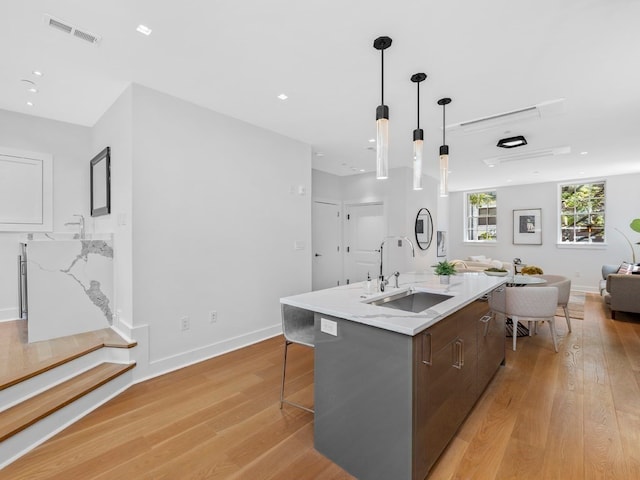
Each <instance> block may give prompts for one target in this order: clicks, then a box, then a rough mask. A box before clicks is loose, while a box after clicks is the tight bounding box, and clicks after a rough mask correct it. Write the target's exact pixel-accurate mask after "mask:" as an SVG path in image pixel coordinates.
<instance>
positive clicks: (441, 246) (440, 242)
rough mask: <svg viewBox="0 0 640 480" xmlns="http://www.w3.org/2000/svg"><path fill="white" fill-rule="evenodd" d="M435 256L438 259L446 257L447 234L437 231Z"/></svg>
mask: <svg viewBox="0 0 640 480" xmlns="http://www.w3.org/2000/svg"><path fill="white" fill-rule="evenodd" d="M436 243H437V246H436V256H438V257H446V256H447V232H445V231H442V230H438V233H437V236H436Z"/></svg>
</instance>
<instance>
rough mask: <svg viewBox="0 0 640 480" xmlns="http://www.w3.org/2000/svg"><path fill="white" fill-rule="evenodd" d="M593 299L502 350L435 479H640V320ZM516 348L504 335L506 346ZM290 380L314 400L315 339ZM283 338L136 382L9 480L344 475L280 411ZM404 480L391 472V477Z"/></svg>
mask: <svg viewBox="0 0 640 480" xmlns="http://www.w3.org/2000/svg"><path fill="white" fill-rule="evenodd" d="M619 317H620V318H619V319H618V320H615V321H614V320H611V319H609V318H608V312H607V311H606V310H605V309H604V307H603V306H602V301H601V299H600V297H599V296H598V295H591V294H590V295H587V299H586V305H585V319H584V320H574V321H573V322H572V324H573V325H572V326H573V332H572V333H571V334H567V331H566V326H565V324H564V322H563V321H562V319H561V318H559V319H558V322H557V324H558V330H559V333H560V336H561V338H560V352H559V353H557V354H556V353H554V352H553V346H552V344H551V339H550V338H549V332H548V329H544V328H542V329H539V334H538V336H535V337H527V338H523V339H519V340H518V351H517V352H513V351H512V350H511V349H510V348H507V365H506V366H505V367H503V368H501V369H500V371H499V372H498V374H497V375H496V377H495V378H494V380H493V381H492V383H491V384H490V385H489V387H488V388H487V391H486V392H485V393H484V395H483V396H482V397H481V399H480V400H479V403H478V404H477V405H476V407H475V409H474V410H473V411H472V413H471V414H470V416H469V417H468V418H467V420H466V422H465V423H464V425H463V426H462V427H461V429H460V430H459V432H458V434H457V435H456V437H455V438H454V439H453V441H452V442H451V444H450V445H449V447H448V448H447V450H446V451H445V453H444V454H443V456H442V457H441V458H440V460H439V462H438V463H437V464H436V465H435V467H434V469H433V470H432V472H431V474H430V476H429V479H430V480H441V479H450V478H456V479H479V480H488V479H508V478H512V479H554V480H555V479H571V480H573V479H591V478H611V479H620V480H623V479H638V478H640V317H639V316H637V315H636V316H632V315H624V314H620V315H619ZM507 347H509V345H507ZM290 355H291V357H290V361H291V363H290V364H289V366H290V367H291V370H289V374H288V379H289V380H290V383H288V389H289V392H290V394H291V395H292V396H293V397H294V398H295V399H296V400H298V401H300V402H308V403H310V402H311V401H312V395H313V356H312V352H311V350H310V349H306V348H304V347H300V346H295V345H294V346H293V347H292V348H291V350H290ZM281 362H282V339H281V338H275V339H271V340H267V341H265V342H261V343H259V344H257V345H254V346H251V347H247V348H244V349H242V350H239V351H236V352H232V353H230V354H227V355H224V356H221V357H218V358H215V359H212V360H209V361H206V362H202V363H200V364H198V365H195V366H192V367H189V368H185V369H182V370H179V371H177V372H174V373H170V374H167V375H164V376H162V377H158V378H155V379H152V380H149V381H147V382H144V383H141V384H138V385H135V386H133V387H131V388H130V389H129V390H127V391H126V392H125V393H123V394H122V395H120V396H118V397H117V398H115V399H113V400H112V401H110V402H108V403H107V404H105V405H104V406H102V407H100V408H99V409H98V410H96V411H95V412H93V413H91V414H90V415H88V416H87V417H85V418H84V419H83V420H81V421H80V422H78V423H76V424H75V425H73V426H71V427H70V428H68V429H67V430H65V431H64V432H62V433H61V434H59V435H57V436H56V437H54V438H53V439H51V440H49V441H48V442H46V443H45V444H43V445H42V446H40V447H38V448H37V449H35V450H34V451H33V452H31V453H29V454H28V455H26V456H25V457H23V458H21V459H20V460H18V461H17V462H15V463H14V464H12V465H10V466H8V467H7V468H5V469H4V470H2V471H0V479H3V480H4V479H12V480H17V479H29V480H36V479H53V478H56V479H116V478H118V479H121V478H127V479H129V478H131V479H167V480H168V479H172V480H173V479H196V478H199V479H205V478H206V479H216V478H225V479H233V480H236V479H243V480H244V479H251V480H258V479H349V478H353V477H350V476H349V475H348V474H347V473H345V472H344V471H343V470H341V469H340V468H339V467H337V466H336V465H334V464H333V463H332V462H330V461H329V460H327V459H326V458H324V457H323V456H322V455H320V454H319V453H317V452H316V451H315V450H314V449H313V421H312V420H313V419H312V416H311V414H309V413H307V412H304V411H301V410H298V409H294V408H290V407H287V406H285V409H284V410H283V411H281V410H279V408H278V395H279V381H280V375H281V367H282V363H281ZM389 480H395V479H389Z"/></svg>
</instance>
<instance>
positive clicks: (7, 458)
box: [0, 370, 133, 469]
mask: <svg viewBox="0 0 640 480" xmlns="http://www.w3.org/2000/svg"><path fill="white" fill-rule="evenodd" d="M76 373H77V372H76ZM132 383H133V374H132V370H128V371H126V372H124V373H123V374H121V375H119V376H118V377H116V378H114V379H113V380H111V381H109V382H107V383H106V384H104V385H102V386H101V387H99V388H97V389H96V390H94V391H92V392H90V393H88V394H87V395H84V396H83V397H81V398H79V399H77V400H76V401H75V402H73V403H71V404H69V405H67V406H66V407H64V408H62V409H60V410H58V411H57V412H54V413H52V414H51V415H49V416H47V417H45V418H43V419H42V420H40V421H39V422H36V423H35V424H34V425H32V426H30V427H28V428H26V429H25V430H23V431H21V432H19V433H17V434H15V435H13V436H12V437H10V438H8V439H6V440H5V441H4V442H2V453H0V469H2V468H4V467H5V466H6V465H8V464H10V463H11V462H13V461H14V460H16V459H17V458H19V457H21V456H22V455H24V454H26V453H27V452H28V451H30V450H32V449H33V448H35V447H37V446H38V445H40V444H41V443H43V442H45V441H46V440H48V439H49V438H51V437H52V436H54V435H55V434H57V433H58V432H60V431H62V430H64V429H65V428H67V427H68V426H69V425H71V424H73V423H75V422H77V421H78V420H79V419H81V418H82V417H84V416H85V415H87V414H88V413H90V412H91V411H93V410H95V409H96V408H98V407H99V406H100V405H102V404H104V403H106V402H107V401H109V400H111V399H112V398H113V397H115V396H116V395H119V394H120V393H122V392H123V391H124V390H126V389H127V388H128V387H129V386H130V385H131V384H132Z"/></svg>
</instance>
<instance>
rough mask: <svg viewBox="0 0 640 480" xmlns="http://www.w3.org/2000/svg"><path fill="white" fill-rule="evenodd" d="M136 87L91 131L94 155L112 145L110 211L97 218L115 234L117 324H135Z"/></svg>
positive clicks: (97, 222) (98, 227)
mask: <svg viewBox="0 0 640 480" xmlns="http://www.w3.org/2000/svg"><path fill="white" fill-rule="evenodd" d="M132 92H133V87H131V86H130V87H128V88H127V89H126V90H125V91H124V92H123V93H122V95H121V96H120V97H119V98H118V99H117V100H116V101H115V102H114V104H113V105H112V106H111V107H109V109H108V110H107V111H106V112H105V114H104V115H103V116H102V117H101V118H100V120H99V121H98V122H97V123H96V124H95V125H94V127H93V129H92V131H91V152H92V153H91V155H94V156H95V155H96V154H98V153H99V152H101V151H102V150H103V149H104V148H105V147H110V148H111V214H110V215H103V216H100V217H95V219H94V223H95V229H96V231H98V232H109V233H113V244H114V248H113V264H114V276H113V278H114V306H115V308H113V312H114V314H116V321H115V326H116V327H121V325H119V324H120V322H124V324H126V325H129V326H133V325H134V318H133V273H132V271H133V260H132V256H133V241H132V224H131V219H132V198H133V193H132V188H133V187H132V182H133V167H132V163H133V139H132V136H133V103H132V102H133V100H132V99H133V93H132Z"/></svg>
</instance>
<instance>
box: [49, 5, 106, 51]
mask: <svg viewBox="0 0 640 480" xmlns="http://www.w3.org/2000/svg"><path fill="white" fill-rule="evenodd" d="M44 22H45V24H46V25H48V26H49V27H51V28H55V29H56V30H58V31H59V32H64V33H66V34H68V35H72V36H74V37H75V38H79V39H80V40H84V41H85V42H89V43H90V44H92V45H97V44H98V43H99V42H100V37H99V36H98V35H95V34H93V33H90V32H88V31H87V30H85V29H80V28H78V27H76V26H74V25H72V24H71V23H69V22H65V21H64V20H60V19H59V18H55V17H52V16H51V15H49V14H46V13H45V15H44Z"/></svg>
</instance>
